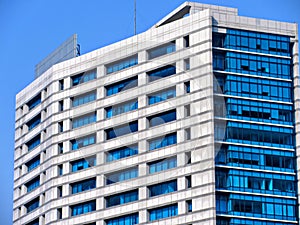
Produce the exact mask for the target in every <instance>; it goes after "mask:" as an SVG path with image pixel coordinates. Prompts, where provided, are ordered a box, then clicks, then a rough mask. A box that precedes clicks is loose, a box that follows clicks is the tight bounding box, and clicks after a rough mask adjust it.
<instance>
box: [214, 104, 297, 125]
mask: <svg viewBox="0 0 300 225" xmlns="http://www.w3.org/2000/svg"><path fill="white" fill-rule="evenodd" d="M222 108H224V107H220V109H219V111H221V110H222ZM226 114H227V116H226V117H227V118H233V119H242V120H251V121H259V122H268V123H275V124H278V123H279V124H286V125H293V106H292V105H286V104H277V103H267V102H258V101H249V100H241V99H233V98H227V99H226ZM222 115H223V116H224V115H225V113H224V112H223V113H222V112H221V116H222Z"/></svg>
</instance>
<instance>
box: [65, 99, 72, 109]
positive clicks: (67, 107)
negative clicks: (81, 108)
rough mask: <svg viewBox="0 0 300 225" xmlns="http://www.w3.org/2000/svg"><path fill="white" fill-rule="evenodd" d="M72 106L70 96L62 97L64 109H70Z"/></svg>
mask: <svg viewBox="0 0 300 225" xmlns="http://www.w3.org/2000/svg"><path fill="white" fill-rule="evenodd" d="M71 108H72V100H71V98H66V99H64V109H65V110H67V109H71Z"/></svg>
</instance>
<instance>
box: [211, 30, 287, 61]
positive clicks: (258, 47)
mask: <svg viewBox="0 0 300 225" xmlns="http://www.w3.org/2000/svg"><path fill="white" fill-rule="evenodd" d="M213 46H214V47H221V48H228V49H235V50H243V51H251V52H259V53H265V54H273V55H281V56H290V55H291V49H290V38H289V37H287V36H280V35H273V34H266V33H257V32H251V31H240V30H233V29H227V32H226V34H221V33H213Z"/></svg>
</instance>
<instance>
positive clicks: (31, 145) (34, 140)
mask: <svg viewBox="0 0 300 225" xmlns="http://www.w3.org/2000/svg"><path fill="white" fill-rule="evenodd" d="M40 143H41V135H40V134H39V135H37V136H35V137H34V138H32V139H31V140H30V141H28V142H27V143H26V145H27V148H28V151H31V150H32V149H34V148H35V147H37V146H38V145H39V144H40Z"/></svg>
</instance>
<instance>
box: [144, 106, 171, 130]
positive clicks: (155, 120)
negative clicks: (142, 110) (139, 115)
mask: <svg viewBox="0 0 300 225" xmlns="http://www.w3.org/2000/svg"><path fill="white" fill-rule="evenodd" d="M147 119H148V121H149V126H150V127H154V126H158V125H161V124H164V123H168V122H171V121H174V120H176V109H173V110H170V111H167V112H163V113H160V114H156V115H153V116H149V117H147Z"/></svg>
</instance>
